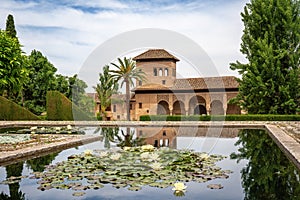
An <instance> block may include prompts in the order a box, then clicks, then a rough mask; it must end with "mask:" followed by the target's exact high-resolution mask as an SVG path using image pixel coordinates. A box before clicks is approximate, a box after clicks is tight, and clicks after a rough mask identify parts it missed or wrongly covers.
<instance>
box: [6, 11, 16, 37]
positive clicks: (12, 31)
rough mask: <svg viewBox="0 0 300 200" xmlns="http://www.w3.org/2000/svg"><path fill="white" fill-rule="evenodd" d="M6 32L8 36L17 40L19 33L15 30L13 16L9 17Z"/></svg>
mask: <svg viewBox="0 0 300 200" xmlns="http://www.w3.org/2000/svg"><path fill="white" fill-rule="evenodd" d="M5 31H6V32H7V35H9V36H10V37H12V38H17V31H16V28H15V22H14V17H13V16H12V15H11V14H9V15H8V16H7V20H6V28H5Z"/></svg>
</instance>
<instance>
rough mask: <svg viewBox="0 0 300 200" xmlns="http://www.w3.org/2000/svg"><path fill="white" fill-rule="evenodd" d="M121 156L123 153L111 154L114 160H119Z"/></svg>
mask: <svg viewBox="0 0 300 200" xmlns="http://www.w3.org/2000/svg"><path fill="white" fill-rule="evenodd" d="M120 157H121V154H119V153H115V154H112V155H111V156H110V158H111V159H112V160H119V158H120Z"/></svg>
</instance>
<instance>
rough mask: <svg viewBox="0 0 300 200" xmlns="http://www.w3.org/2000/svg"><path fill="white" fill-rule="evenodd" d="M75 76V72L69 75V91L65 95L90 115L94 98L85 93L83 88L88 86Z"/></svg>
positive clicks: (92, 112)
mask: <svg viewBox="0 0 300 200" xmlns="http://www.w3.org/2000/svg"><path fill="white" fill-rule="evenodd" d="M77 76H78V75H77V74H75V75H74V76H72V77H69V88H70V93H69V94H68V95H66V96H67V97H68V98H69V99H70V100H71V101H72V102H73V103H74V104H76V105H77V106H78V107H79V108H80V109H81V110H83V111H85V112H87V113H88V114H90V115H93V114H94V107H95V102H94V99H93V98H91V97H89V96H88V95H87V94H86V92H85V89H86V88H87V87H88V86H87V84H86V83H85V82H84V81H83V80H81V79H79V78H78V77H77Z"/></svg>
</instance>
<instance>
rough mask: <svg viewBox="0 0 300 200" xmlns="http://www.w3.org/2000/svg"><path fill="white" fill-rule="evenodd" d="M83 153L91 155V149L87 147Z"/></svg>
mask: <svg viewBox="0 0 300 200" xmlns="http://www.w3.org/2000/svg"><path fill="white" fill-rule="evenodd" d="M84 155H86V156H90V155H92V151H91V150H89V149H87V150H85V151H84Z"/></svg>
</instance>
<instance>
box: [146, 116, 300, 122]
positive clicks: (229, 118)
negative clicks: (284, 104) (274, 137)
mask: <svg viewBox="0 0 300 200" xmlns="http://www.w3.org/2000/svg"><path fill="white" fill-rule="evenodd" d="M140 121H300V115H226V116H224V115H205V116H202V115H188V116H186V115H173V116H171V115H142V116H140Z"/></svg>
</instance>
